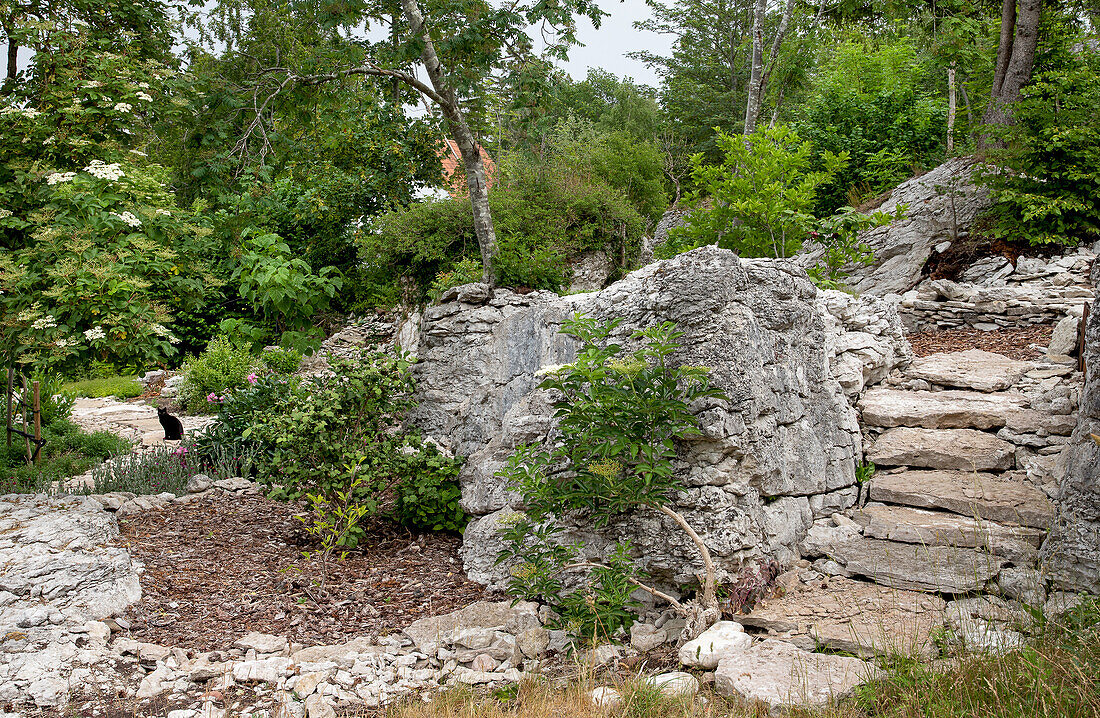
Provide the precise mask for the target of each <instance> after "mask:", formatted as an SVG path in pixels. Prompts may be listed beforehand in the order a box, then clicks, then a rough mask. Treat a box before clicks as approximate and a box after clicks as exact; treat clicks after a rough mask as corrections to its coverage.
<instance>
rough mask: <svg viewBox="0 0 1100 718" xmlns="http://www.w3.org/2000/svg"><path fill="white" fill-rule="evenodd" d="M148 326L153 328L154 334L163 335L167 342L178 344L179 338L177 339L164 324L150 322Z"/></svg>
mask: <svg viewBox="0 0 1100 718" xmlns="http://www.w3.org/2000/svg"><path fill="white" fill-rule="evenodd" d="M149 328H150V329H151V330H153V333H154V334H156V335H157V336H158V337H164V338H165V339H167V340H168V343H169V344H179V342H180V340H179V339H177V338H176V337H175V335H174V334H172V332H170V331H168V327H166V326H164V325H163V324H156V323H154V324H150V325H149Z"/></svg>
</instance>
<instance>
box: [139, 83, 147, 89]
mask: <svg viewBox="0 0 1100 718" xmlns="http://www.w3.org/2000/svg"><path fill="white" fill-rule="evenodd" d="M137 86H138V87H140V88H141V89H143V90H148V89H149V83H148V82H139V83H138V84H137Z"/></svg>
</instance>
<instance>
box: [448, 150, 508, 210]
mask: <svg viewBox="0 0 1100 718" xmlns="http://www.w3.org/2000/svg"><path fill="white" fill-rule="evenodd" d="M443 142H444V146H443V147H440V148H439V161H440V162H441V163H442V164H443V182H444V184H445V185H446V187H447V191H448V192H450V193H451V196H452V197H454V198H456V199H458V198H460V197H469V196H470V190H469V189H468V188H467V187H466V171H465V169H466V168H465V167H464V166H463V163H462V153H461V152H459V150H458V143H457V142H455V141H454V140H452V139H450V138H447V139H444V140H443ZM478 149H479V150H480V151H481V164H482V165H484V167H485V181H486V182H487V183H488V185H489V188H490V189H492V187H493V183H494V177H495V175H496V172H497V166H496V163H494V162H493V158H492V157H490V156H489V153H488V152H486V151H485V148H484V147H481V146H480V145H478Z"/></svg>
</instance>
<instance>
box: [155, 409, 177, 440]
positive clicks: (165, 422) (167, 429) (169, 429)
mask: <svg viewBox="0 0 1100 718" xmlns="http://www.w3.org/2000/svg"><path fill="white" fill-rule="evenodd" d="M157 418H158V419H160V425H161V426H163V427H164V440H165V441H179V440H180V439H182V438H183V424H181V423H180V420H179V419H177V418H176V417H174V416H172V415H171V414H169V413H168V410H167V409H165V408H164V407H163V406H162V407H159V408H158V409H157Z"/></svg>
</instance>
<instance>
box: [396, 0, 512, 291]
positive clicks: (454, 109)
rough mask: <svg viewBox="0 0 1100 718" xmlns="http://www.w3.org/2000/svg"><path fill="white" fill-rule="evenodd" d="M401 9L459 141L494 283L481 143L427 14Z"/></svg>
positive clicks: (409, 2) (413, 6)
mask: <svg viewBox="0 0 1100 718" xmlns="http://www.w3.org/2000/svg"><path fill="white" fill-rule="evenodd" d="M401 9H402V10H403V11H404V13H405V18H406V19H407V20H408V21H409V28H410V29H411V30H412V34H413V35H414V36H416V37H419V38H420V41H421V42H422V43H423V44H424V46H423V48H422V49H421V51H420V59H421V61H422V62H423V63H424V68H425V69H426V70H427V71H428V79H429V80H431V82H432V87H433V88H435V91H436V94H438V95H439V97H440V99H441V100H442V101H441V102H440V103H439V106H440V109H441V110H442V111H443V117H444V119H446V120H447V125H448V126H449V127H450V128H451V137H453V138H454V141H455V143H456V144H457V145H458V151H459V153H460V154H461V155H462V163H463V164H464V165H465V167H466V185H467V187H468V188H469V190H470V206H471V208H472V209H473V213H474V234H475V235H476V236H477V243H478V246H479V247H480V248H481V263H482V267H483V268H484V269H483V274H482V281H484V282H485V283H486V284H489V285H490V286H492V285H494V284H496V272H495V271H494V269H493V260H494V259H495V258H496V255H497V237H496V231H495V230H494V229H493V218H492V216H491V214H490V212H489V185H488V182H487V181H486V178H485V166H484V165H483V164H482V162H481V147H480V146H479V145H478V143H477V140H476V139H475V138H474V133H473V132H472V131H471V130H470V126H469V125H468V124H466V118H465V117H464V116H463V114H462V109H461V108H460V107H459V104H458V98H457V97H456V96H455V93H454V89H453V88H452V87H451V86H450V83H448V82H447V78H446V77H445V76H444V74H443V65H442V63H440V61H439V56H438V55H437V54H436V51H435V43H433V42H432V38H431V35H429V33H428V31H427V28H425V26H424V16H423V15H421V14H420V6H419V5H418V4H417V2H416V0H401Z"/></svg>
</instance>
